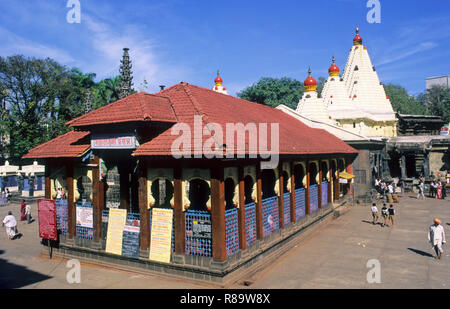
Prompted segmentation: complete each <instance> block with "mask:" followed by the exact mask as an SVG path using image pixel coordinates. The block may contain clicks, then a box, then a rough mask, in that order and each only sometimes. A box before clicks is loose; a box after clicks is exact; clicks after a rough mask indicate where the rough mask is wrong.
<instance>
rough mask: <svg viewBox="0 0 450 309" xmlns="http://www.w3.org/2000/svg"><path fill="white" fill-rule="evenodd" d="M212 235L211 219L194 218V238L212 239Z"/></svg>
mask: <svg viewBox="0 0 450 309" xmlns="http://www.w3.org/2000/svg"><path fill="white" fill-rule="evenodd" d="M272 223H273V222H272ZM269 224H270V223H269ZM211 235H212V234H211V221H210V220H193V221H192V237H193V238H204V239H211V238H212V237H211Z"/></svg>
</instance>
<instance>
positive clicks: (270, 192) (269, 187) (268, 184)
mask: <svg viewBox="0 0 450 309" xmlns="http://www.w3.org/2000/svg"><path fill="white" fill-rule="evenodd" d="M261 178H262V198H263V199H266V198H270V197H274V196H276V194H275V182H276V179H275V172H274V171H273V170H271V169H267V170H263V172H262V177H261Z"/></svg>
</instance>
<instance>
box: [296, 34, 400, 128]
mask: <svg viewBox="0 0 450 309" xmlns="http://www.w3.org/2000/svg"><path fill="white" fill-rule="evenodd" d="M328 72H329V77H328V79H327V81H326V83H325V85H324V88H323V90H322V95H321V98H319V97H318V94H317V92H316V88H317V81H316V80H315V79H314V78H313V77H312V76H311V69H310V70H309V76H308V77H307V79H306V80H305V82H304V85H305V90H306V92H305V95H304V96H303V98H302V99H301V100H300V102H299V103H298V107H297V112H298V113H299V114H300V115H302V116H304V117H306V118H309V119H311V120H319V121H322V122H329V123H330V124H335V125H338V126H341V127H342V128H345V129H348V130H349V131H352V132H355V133H357V134H360V135H364V136H367V137H394V136H396V135H397V118H396V114H395V112H394V110H393V109H392V105H391V102H390V100H389V98H388V97H387V96H386V92H385V91H384V88H383V85H382V84H381V83H380V80H379V78H378V74H377V72H376V69H375V67H374V66H373V65H372V61H371V60H370V57H369V52H368V49H367V47H366V46H364V45H363V39H362V37H361V36H360V35H359V29H357V30H356V36H355V38H354V39H353V46H352V48H351V50H350V54H349V56H348V59H347V64H346V65H345V69H344V71H343V72H342V74H340V72H341V71H340V68H339V67H338V66H337V65H336V63H335V58H334V57H333V60H332V65H331V67H330V68H329V70H328Z"/></svg>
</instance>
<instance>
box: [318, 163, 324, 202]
mask: <svg viewBox="0 0 450 309" xmlns="http://www.w3.org/2000/svg"><path fill="white" fill-rule="evenodd" d="M318 169H319V183H318V185H319V190H318V191H319V192H318V194H319V196H318V198H319V209H322V181H323V180H322V177H323V172H322V161H319V166H318Z"/></svg>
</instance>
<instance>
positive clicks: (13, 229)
mask: <svg viewBox="0 0 450 309" xmlns="http://www.w3.org/2000/svg"><path fill="white" fill-rule="evenodd" d="M6 235H8V237H9V238H13V237H14V236H16V227H6Z"/></svg>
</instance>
